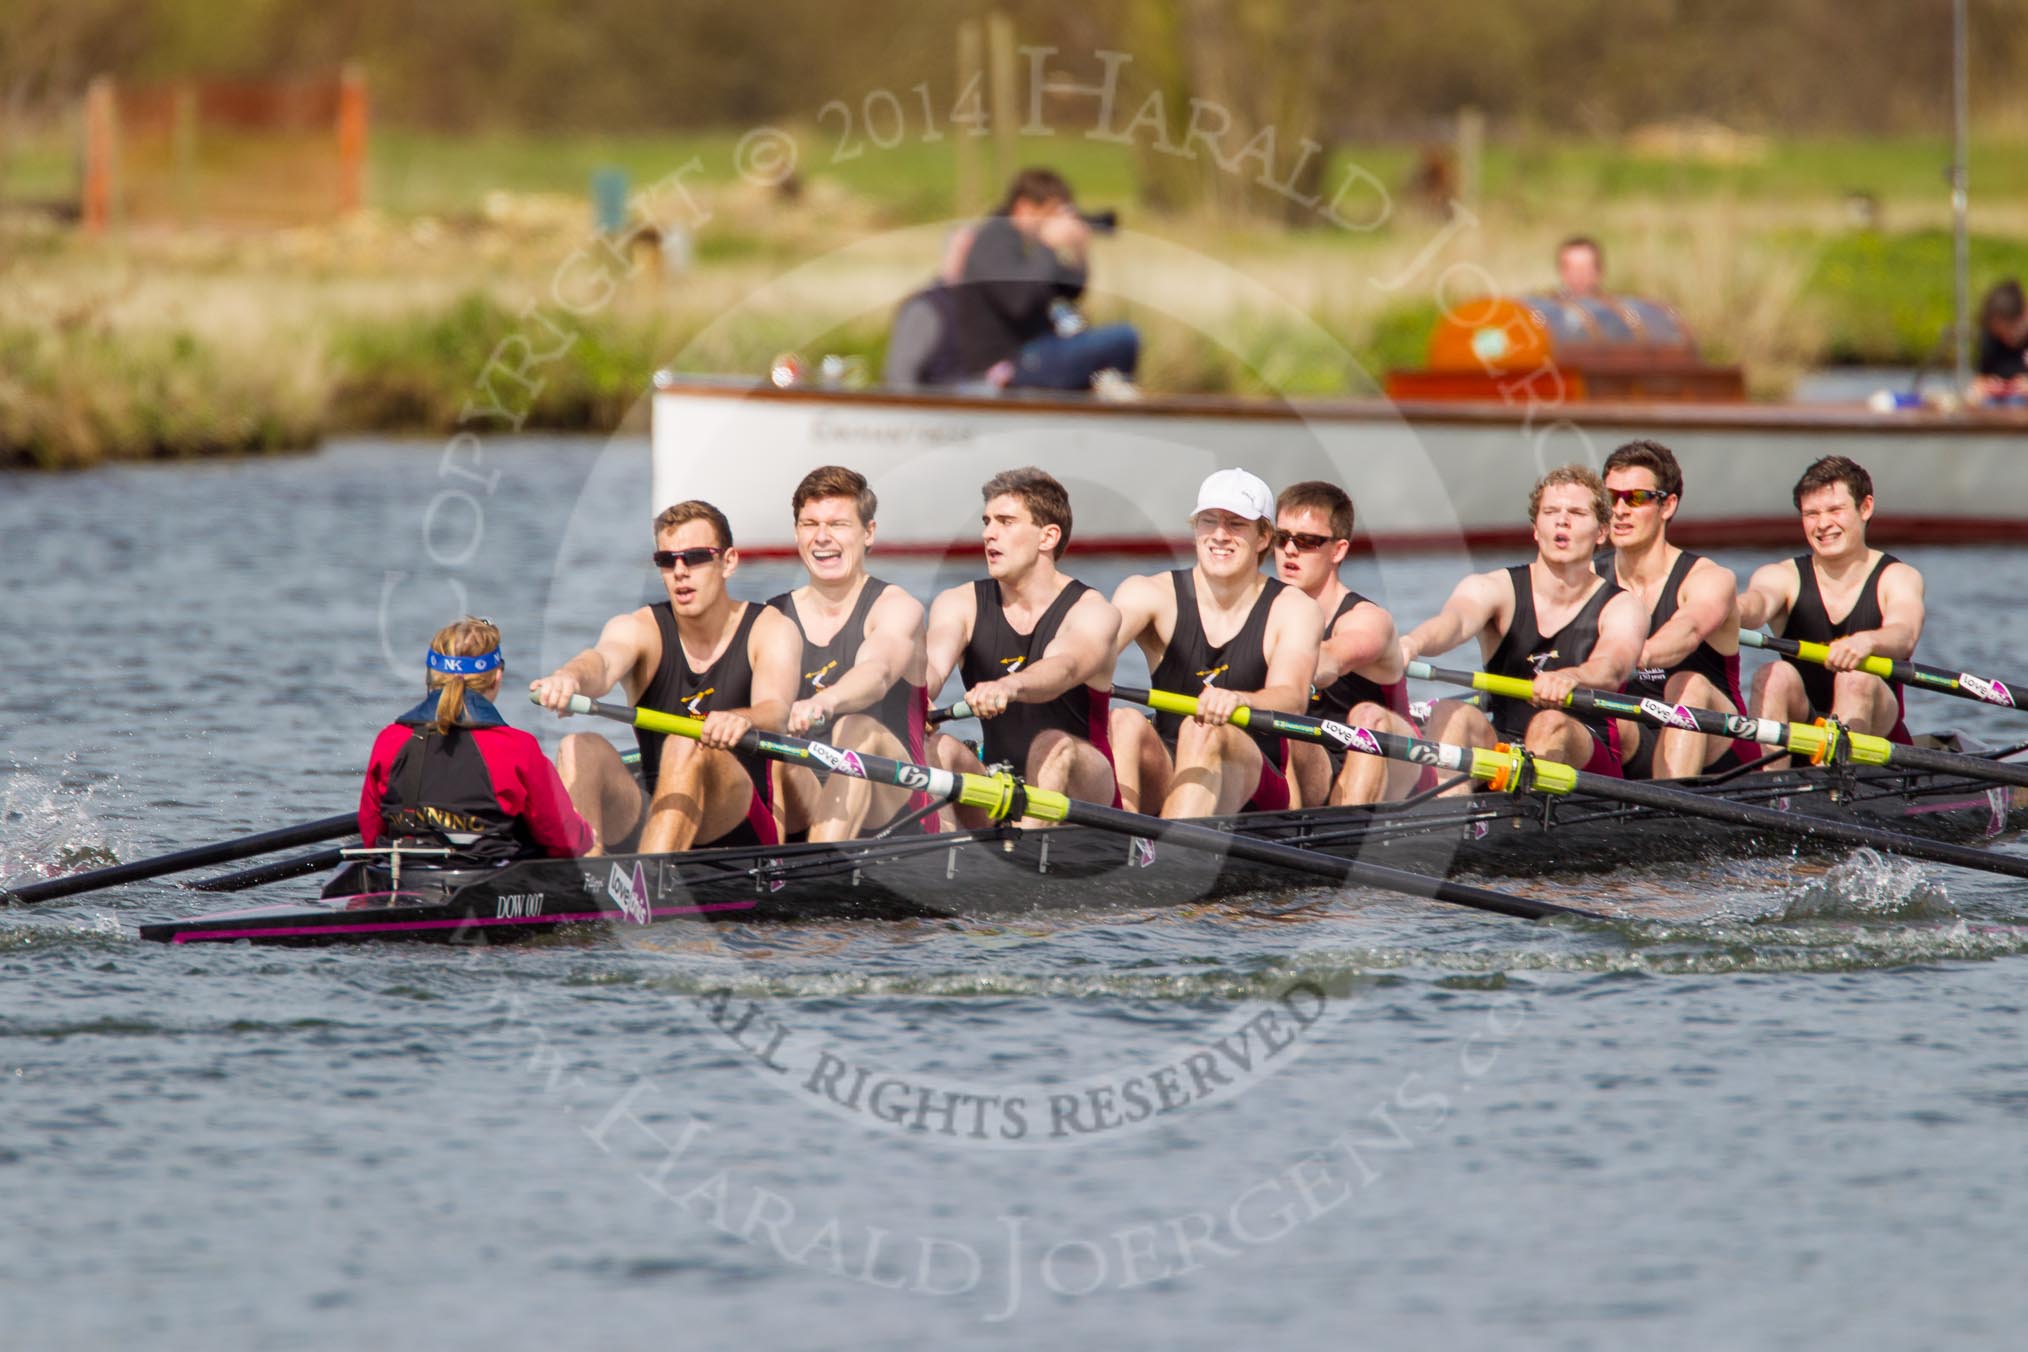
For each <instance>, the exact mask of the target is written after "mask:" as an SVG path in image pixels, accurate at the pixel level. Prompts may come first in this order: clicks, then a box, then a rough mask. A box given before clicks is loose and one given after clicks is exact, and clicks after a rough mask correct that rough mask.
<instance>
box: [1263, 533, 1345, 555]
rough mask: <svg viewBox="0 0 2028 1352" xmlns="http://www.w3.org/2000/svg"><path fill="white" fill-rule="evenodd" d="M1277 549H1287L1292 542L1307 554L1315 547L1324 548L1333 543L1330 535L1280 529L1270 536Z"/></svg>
mask: <svg viewBox="0 0 2028 1352" xmlns="http://www.w3.org/2000/svg"><path fill="white" fill-rule="evenodd" d="M1270 538H1271V539H1272V540H1273V541H1274V547H1275V548H1276V549H1287V548H1288V547H1289V546H1290V545H1291V544H1294V545H1295V547H1296V548H1297V549H1299V550H1301V551H1302V552H1303V553H1305V554H1307V553H1309V552H1310V551H1311V550H1313V549H1322V548H1323V547H1324V546H1325V545H1328V544H1330V543H1331V537H1330V536H1328V535H1312V534H1310V533H1309V532H1308V531H1300V530H1278V531H1276V532H1275V533H1274V534H1273V536H1271V537H1270Z"/></svg>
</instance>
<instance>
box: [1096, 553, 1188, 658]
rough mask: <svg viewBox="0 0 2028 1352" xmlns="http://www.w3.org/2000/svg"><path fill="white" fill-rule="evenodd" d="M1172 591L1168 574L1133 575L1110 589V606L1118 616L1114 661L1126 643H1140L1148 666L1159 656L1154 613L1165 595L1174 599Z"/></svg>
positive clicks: (1157, 630)
mask: <svg viewBox="0 0 2028 1352" xmlns="http://www.w3.org/2000/svg"><path fill="white" fill-rule="evenodd" d="M1175 594H1176V592H1175V588H1174V587H1173V586H1172V585H1171V584H1170V582H1169V578H1168V575H1167V574H1156V575H1153V576H1147V575H1136V576H1134V577H1130V578H1128V579H1127V580H1126V581H1124V582H1122V583H1120V585H1119V586H1118V587H1116V588H1115V589H1114V590H1113V602H1112V609H1113V610H1114V611H1115V612H1116V613H1117V614H1118V616H1119V630H1118V632H1117V633H1116V635H1115V636H1114V639H1113V661H1114V662H1115V663H1118V661H1119V659H1120V654H1121V653H1123V652H1125V651H1126V650H1127V645H1128V644H1129V643H1138V644H1140V645H1141V651H1142V652H1143V653H1145V654H1146V655H1147V658H1148V666H1149V668H1150V669H1151V670H1152V669H1153V668H1154V667H1155V666H1156V665H1157V664H1158V663H1159V662H1160V661H1161V660H1162V633H1161V630H1160V628H1159V627H1158V626H1157V625H1156V616H1157V614H1158V612H1159V611H1160V610H1161V608H1162V603H1163V599H1164V597H1165V596H1167V597H1169V598H1171V599H1172V600H1173V598H1174V596H1175Z"/></svg>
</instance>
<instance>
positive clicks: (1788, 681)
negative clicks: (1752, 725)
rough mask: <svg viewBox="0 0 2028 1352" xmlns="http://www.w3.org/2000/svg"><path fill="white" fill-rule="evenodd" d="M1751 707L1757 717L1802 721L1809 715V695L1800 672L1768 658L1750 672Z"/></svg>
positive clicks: (1786, 664)
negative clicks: (1751, 685) (1757, 668)
mask: <svg viewBox="0 0 2028 1352" xmlns="http://www.w3.org/2000/svg"><path fill="white" fill-rule="evenodd" d="M1752 703H1753V711H1754V716H1755V717H1757V718H1779V719H1782V720H1783V721H1784V722H1790V723H1794V722H1804V721H1807V720H1808V719H1809V717H1810V696H1809V694H1808V692H1807V691H1805V690H1804V689H1803V676H1802V673H1801V672H1799V671H1797V670H1796V669H1795V668H1794V667H1793V666H1791V665H1789V664H1788V663H1787V662H1770V663H1768V664H1767V665H1766V666H1764V667H1762V668H1761V669H1760V670H1759V671H1756V672H1755V673H1754V674H1753V700H1752Z"/></svg>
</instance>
